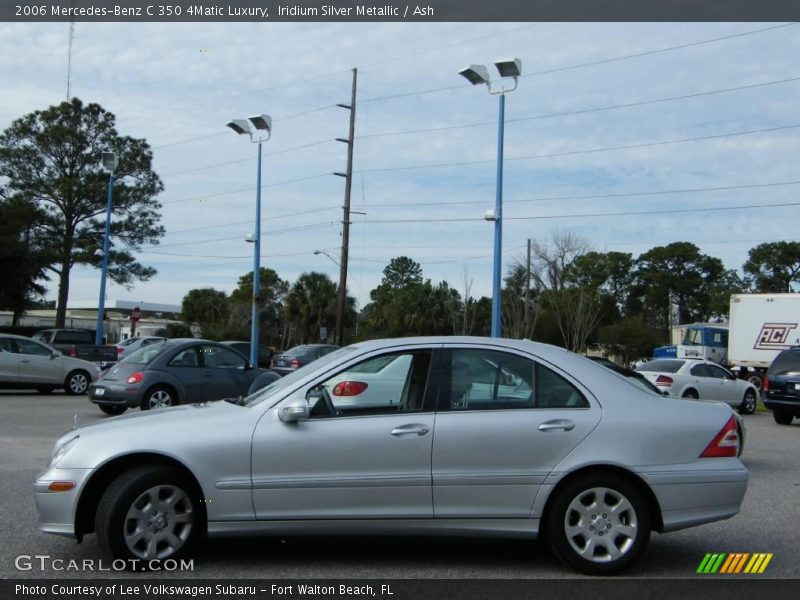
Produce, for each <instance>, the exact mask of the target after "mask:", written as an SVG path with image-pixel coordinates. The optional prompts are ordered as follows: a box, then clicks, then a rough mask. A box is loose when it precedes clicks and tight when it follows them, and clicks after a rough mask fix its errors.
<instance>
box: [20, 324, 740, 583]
mask: <svg viewBox="0 0 800 600" xmlns="http://www.w3.org/2000/svg"><path fill="white" fill-rule="evenodd" d="M167 345H168V344H167ZM148 351H150V348H145V349H143V350H140V352H148ZM391 357H396V358H395V361H399V360H401V359H402V363H403V364H405V365H406V369H407V372H406V376H405V377H404V378H399V379H398V378H396V377H395V375H396V373H392V376H391V378H390V379H391V382H390V383H389V384H388V385H387V386H386V387H385V391H384V392H383V393H386V394H392V395H395V394H396V395H395V396H394V397H396V398H398V400H399V401H398V402H397V403H396V404H395V403H393V404H391V405H388V403H384V404H383V405H380V406H371V403H367V404H366V405H363V406H362V405H359V404H358V403H351V402H342V399H341V398H339V397H337V396H334V395H332V394H330V393H328V392H327V390H328V388H329V387H330V383H331V382H332V381H333V380H334V379H335V378H337V377H340V376H341V374H343V373H353V372H356V373H357V372H359V371H365V369H363V368H362V367H363V365H367V364H370V363H372V364H374V363H375V361H387V360H388V359H389V358H391ZM391 362H394V361H389V363H391ZM122 364H123V365H124V364H125V363H122ZM397 364H399V363H397ZM476 364H477V365H480V366H479V371H480V372H478V373H476V372H474V371H472V369H471V365H476ZM486 364H492V365H494V367H493V377H494V381H495V385H493V386H491V387H489V386H486V385H485V383H484V382H485V377H487V375H488V374H489V371H488V370H487V369H486V368H485V365H486ZM369 370H371V369H366V371H369ZM379 371H380V370H379ZM373 383H375V384H376V386H377V382H373ZM498 384H500V385H498ZM512 386H513V388H512ZM158 417H159V418H151V417H148V416H147V415H146V414H144V413H141V414H132V415H125V416H122V417H118V418H115V419H110V420H108V421H105V422H101V423H95V424H92V425H88V426H86V427H83V428H79V429H76V430H73V431H70V432H69V433H67V434H66V435H64V436H62V437H61V438H59V439H58V441H57V442H56V444H55V447H54V448H53V452H52V454H51V458H50V461H49V464H48V466H47V469H46V470H45V471H44V472H43V473H41V474H40V475H39V476H38V477H37V479H36V482H35V492H36V493H35V497H36V504H37V507H38V510H39V528H40V529H41V530H42V531H44V532H49V533H56V534H60V535H68V536H73V537H75V538H77V539H78V540H80V539H82V538H83V537H84V536H86V535H88V534H90V533H92V532H95V533H96V534H97V540H98V542H99V547H100V549H101V551H102V552H103V553H105V554H106V555H108V556H110V557H113V558H115V559H137V560H139V561H143V560H149V559H155V558H158V559H167V558H174V557H176V556H181V555H182V554H185V553H188V552H190V551H191V547H192V545H193V544H195V543H197V542H199V541H200V540H201V539H203V537H204V536H205V535H206V534H209V535H212V536H221V535H228V536H239V535H253V534H264V535H278V536H287V535H292V534H294V535H304V536H305V535H309V534H312V535H342V534H354V535H378V534H379V535H391V534H397V535H408V534H417V535H432V534H440V535H445V536H452V535H453V534H455V533H459V532H460V533H464V534H470V533H474V532H476V531H480V532H481V533H483V534H492V535H496V536H500V537H502V536H508V537H527V538H535V537H537V536H539V535H541V536H543V537H544V538H546V539H548V540H549V542H550V545H551V547H552V548H553V549H554V551H555V553H556V554H557V555H558V556H559V557H560V558H562V559H563V560H564V561H565V562H567V563H568V564H570V565H572V566H573V567H575V568H577V569H579V570H580V571H583V572H586V573H592V574H610V573H615V572H619V571H620V570H622V569H624V568H626V567H628V566H629V565H631V564H632V563H634V562H635V561H636V560H637V559H638V558H639V557H640V556H641V554H642V552H643V551H644V550H645V547H646V546H647V543H648V540H649V538H650V533H651V531H658V532H668V531H674V530H678V529H683V528H686V527H692V526H696V525H700V524H702V523H709V522H712V521H718V520H721V519H727V518H729V517H732V516H734V515H735V514H736V513H737V512H738V511H739V509H740V506H741V502H742V500H743V498H744V494H745V491H746V488H747V479H748V473H747V469H746V468H745V467H744V465H742V463H741V462H739V460H738V458H737V456H736V454H737V451H738V445H739V440H738V437H737V433H736V421H735V419H734V417H733V412H732V411H731V409H730V407H729V406H726V405H724V404H722V403H719V402H686V401H685V400H681V399H675V398H670V397H664V396H657V395H655V394H651V393H649V392H646V391H644V390H643V389H641V388H639V387H637V386H635V385H631V384H630V383H629V382H628V381H626V380H625V379H623V378H622V377H620V376H619V375H617V374H616V373H613V372H612V371H611V370H609V369H607V368H605V367H602V366H600V365H597V364H594V363H592V362H591V361H588V360H585V359H584V358H583V357H580V356H578V355H576V354H572V353H570V352H568V351H566V350H564V349H562V348H556V347H554V346H548V345H545V344H539V343H534V342H530V341H524V340H504V339H489V338H477V337H472V338H470V337H464V338H460V337H434V338H404V339H396V340H374V341H370V342H363V343H358V344H355V345H353V346H349V347H347V348H342V349H340V350H338V351H336V352H333V353H330V354H328V355H327V356H324V357H322V358H320V359H319V360H317V361H316V362H314V363H312V364H311V365H309V366H307V367H306V368H302V369H299V370H297V371H295V372H294V373H291V374H289V375H287V376H285V377H283V378H281V379H279V380H277V381H275V382H274V383H272V384H270V385H268V386H267V387H265V388H264V389H263V390H261V391H260V392H259V393H257V394H255V395H253V396H250V397H249V398H247V399H246V400H245V401H244V402H243V403H241V404H237V403H228V402H212V403H205V404H202V405H199V406H197V407H190V406H178V407H173V408H169V409H165V410H163V411H161V413H160V414H159V415H158ZM141 507H154V508H153V512H152V513H150V512H149V511H148V512H147V513H145V512H144V511H142V510H140V508H141ZM155 507H158V508H155ZM139 564H141V562H140V563H139Z"/></svg>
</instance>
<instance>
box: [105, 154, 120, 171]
mask: <svg viewBox="0 0 800 600" xmlns="http://www.w3.org/2000/svg"><path fill="white" fill-rule="evenodd" d="M103 168H104V169H105V170H106V171H108V172H109V173H113V172H114V171H116V170H117V155H116V154H114V153H113V152H103Z"/></svg>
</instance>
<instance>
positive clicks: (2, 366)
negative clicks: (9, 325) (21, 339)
mask: <svg viewBox="0 0 800 600" xmlns="http://www.w3.org/2000/svg"><path fill="white" fill-rule="evenodd" d="M14 350H15V348H14V342H13V340H11V339H10V338H6V337H0V382H2V383H17V382H18V381H19V354H17V353H16V352H14Z"/></svg>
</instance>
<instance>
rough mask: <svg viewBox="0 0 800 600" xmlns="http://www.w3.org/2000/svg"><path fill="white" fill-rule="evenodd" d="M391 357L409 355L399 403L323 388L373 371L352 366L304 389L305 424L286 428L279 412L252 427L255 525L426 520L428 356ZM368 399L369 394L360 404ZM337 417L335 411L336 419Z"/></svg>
mask: <svg viewBox="0 0 800 600" xmlns="http://www.w3.org/2000/svg"><path fill="white" fill-rule="evenodd" d="M392 354H395V355H397V356H398V357H403V356H410V357H411V360H410V361H408V362H407V365H408V370H407V373H406V377H405V378H404V379H403V380H402V382H400V383H397V384H395V385H396V386H397V388H398V389H391V390H389V389H387V388H383V389H384V390H386V391H385V393H386V394H397V395H398V397H400V398H401V402H400V403H394V404H391V403H390V402H389V401H388V399H387V401H386V402H383V403H380V405H379V406H375V404H376V403H375V402H374V399H373V401H370V402H366V403H364V404H363V405H361V404H359V402H358V400H359V396H360V391H359V390H361V391H363V390H364V388H363V386H356V385H341V386H340V390H339V391H340V393H339V394H327V399H326V392H325V389H326V387H327V383H328V382H329V381H330V380H331V379H334V378H335V377H337V375H338V373H341V372H344V371H347V368H352V367H356V368H361V369H362V370H365V371H372V370H375V369H372V368H370V364H369V363H370V361H383V360H384V358H383V357H384V356H385V355H386V353H385V352H384V353H374V354H372V355H371V356H369V357H368V358H362V359H359V360H357V361H355V362H353V363H351V364H350V365H348V366H347V368H342V369H340V370H339V371H338V373H336V374H334V373H331V374H329V375H326V376H324V377H321V378H320V379H318V380H316V381H314V382H313V383H311V384H309V385H308V386H306V387H304V388H303V389H302V390H301V391H300V392H299V394H298V395H293V396H292V397H290V398H289V399H288V400H293V399H295V398H297V397H299V398H306V397H307V398H308V399H309V403H310V409H311V416H310V418H309V419H308V420H305V421H300V422H298V423H283V422H281V421H280V419H279V418H278V416H277V415H278V408H279V407H280V404H279V405H278V407H276V408H273V409H271V410H269V411H268V412H267V413H266V414H265V415H264V417H263V418H262V419H261V420H260V421H259V424H258V426H257V427H256V430H255V433H254V436H253V452H252V465H253V467H252V469H253V470H252V484H253V506H254V507H255V511H256V517H257V518H258V519H359V518H361V519H366V518H392V519H395V518H431V517H432V516H433V503H432V500H431V445H432V440H433V427H434V415H435V413H434V410H433V403H434V398H435V385H433V384H432V382H433V381H434V378H433V377H431V371H432V369H431V367H432V359H433V349H432V348H430V347H419V346H415V347H410V348H403V349H397V350H395V351H393V352H392ZM364 397H365V398H366V397H367V396H366V395H365V396H364ZM334 411H335V412H334Z"/></svg>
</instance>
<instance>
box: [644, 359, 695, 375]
mask: <svg viewBox="0 0 800 600" xmlns="http://www.w3.org/2000/svg"><path fill="white" fill-rule="evenodd" d="M684 362H685V361H682V360H670V359H656V360H651V361H648V362H646V363H644V364H643V365H642V366H640V367H638V368H637V369H636V370H637V371H651V372H653V371H654V372H658V373H677V372H678V369H680V368H681V367H682V366H683V365H684Z"/></svg>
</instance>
